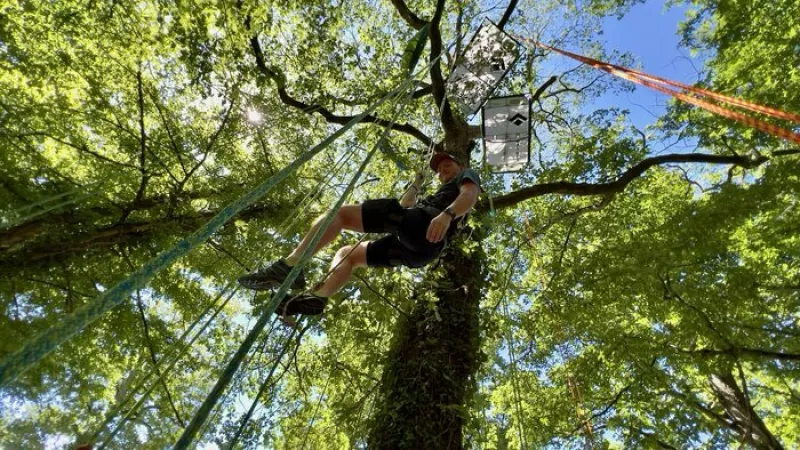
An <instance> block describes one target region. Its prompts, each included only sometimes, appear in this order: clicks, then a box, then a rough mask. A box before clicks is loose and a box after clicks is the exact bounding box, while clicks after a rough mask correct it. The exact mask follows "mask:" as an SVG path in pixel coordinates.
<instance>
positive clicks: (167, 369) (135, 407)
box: [92, 284, 239, 450]
mask: <svg viewBox="0 0 800 450" xmlns="http://www.w3.org/2000/svg"><path fill="white" fill-rule="evenodd" d="M230 286H231V285H230V284H229V285H228V286H227V287H230ZM238 290H239V288H238V286H237V287H234V289H233V290H232V291H231V292H230V293H228V295H227V297H226V298H225V300H224V301H223V302H222V303H221V304H220V305H219V306H218V307H217V308H216V309H215V310H214V313H213V314H212V315H211V316H210V317H209V318H208V320H206V322H205V324H203V326H202V327H201V328H200V329H199V330H198V331H197V333H196V334H195V335H194V337H192V339H191V340H189V341H188V342H187V343H185V344H184V345H183V347H181V349H180V350H179V351H178V353H177V354H176V355H175V357H174V358H173V359H172V361H170V362H169V364H167V366H166V367H165V368H164V370H162V371H161V375H159V376H158V378H156V379H155V380H154V381H153V382H152V383H151V385H150V387H148V388H147V389H146V390H145V391H144V392H143V393H142V395H141V397H140V398H139V400H137V401H136V403H135V404H134V405H133V406H132V407H131V408H130V409H129V410H128V411H127V412H126V413H125V415H124V416H123V417H122V418H121V419H120V420H119V422H118V423H117V424H116V425H115V426H114V428H113V429H112V430H111V431H110V432H109V433H108V436H106V437H105V438H104V439H103V440H102V443H101V445H100V446H99V447H98V450H102V449H103V448H105V446H106V445H108V443H109V442H111V440H113V439H114V437H115V436H116V435H117V433H118V432H119V430H120V429H121V428H122V426H123V425H124V424H125V423H126V422H127V421H128V419H130V417H131V416H133V415H134V414H136V413H137V412H138V411H139V409H140V408H141V407H142V406H143V405H144V403H145V402H146V401H147V399H148V398H149V397H150V394H151V393H152V392H153V391H154V390H155V388H156V387H157V386H158V385H159V383H160V382H161V380H162V379H164V377H165V376H166V374H168V373H170V372H171V371H172V369H173V368H174V367H175V365H176V364H177V363H178V362H179V361H180V360H181V359H183V357H184V356H185V355H186V353H187V352H188V351H189V349H190V348H192V345H194V343H195V341H197V339H198V338H199V337H200V336H201V335H203V333H205V330H206V329H207V328H208V326H209V325H210V324H211V323H212V322H213V321H214V319H216V317H217V315H219V313H220V312H221V311H222V310H223V309H224V308H225V306H227V304H228V302H229V301H230V300H231V299H232V298H233V296H234V295H236V292H237V291H238ZM223 292H224V290H223ZM221 297H222V293H220V295H219V296H218V297H217V299H215V301H214V303H216V301H218V300H219V298H221ZM201 317H202V316H201ZM197 323H199V322H196V323H194V324H192V326H191V327H189V329H187V330H186V331H185V332H184V334H183V336H182V337H185V336H187V335H188V334H189V333H190V332H191V329H192V328H194V326H195V325H196V324H197ZM166 360H167V358H162V360H161V362H162V363H163V362H164V361H166ZM152 372H153V371H151V373H152ZM147 378H149V377H146V378H145V379H143V380H142V381H141V382H140V383H139V385H138V386H137V387H135V388H134V389H132V390H131V392H130V394H129V396H128V398H127V399H126V400H125V402H123V403H122V404H120V405H118V407H117V408H116V409H117V413H118V412H119V411H120V410H121V409H122V408H123V407H124V406H125V404H127V402H128V401H130V399H132V398H133V396H134V395H135V394H136V392H138V390H139V389H140V388H141V387H142V386H143V385H144V383H146V382H147ZM114 415H116V413H115V414H114ZM114 415H110V417H109V418H108V419H106V421H105V422H104V423H103V425H102V426H101V427H100V428H99V429H98V431H97V432H95V434H94V436H93V437H92V442H97V441H100V437H101V436H102V432H103V431H104V430H105V427H106V426H107V425H108V423H110V421H111V420H113V416H114Z"/></svg>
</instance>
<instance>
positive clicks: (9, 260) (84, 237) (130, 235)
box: [0, 204, 281, 274]
mask: <svg viewBox="0 0 800 450" xmlns="http://www.w3.org/2000/svg"><path fill="white" fill-rule="evenodd" d="M279 211H281V208H280V207H279V206H277V205H273V204H260V205H253V206H251V207H249V208H247V209H245V210H244V211H242V212H241V213H239V214H238V215H237V216H236V218H239V219H242V220H250V219H255V218H258V217H264V216H270V215H274V214H276V213H278V212H279ZM217 213H219V211H217V210H214V211H204V212H202V213H197V214H187V215H182V216H172V217H162V218H158V219H153V220H148V221H141V222H132V221H129V222H126V223H123V224H115V225H110V226H107V227H104V228H97V229H93V230H90V231H87V232H85V233H80V234H74V235H70V236H68V237H66V238H64V239H61V236H56V237H54V240H52V241H47V242H40V243H38V245H30V246H24V247H21V248H20V249H19V250H18V251H5V252H0V274H6V273H13V272H18V271H21V270H24V269H26V268H35V267H38V266H41V265H43V264H51V263H55V262H59V261H62V260H65V259H67V258H70V257H72V256H75V255H80V254H84V253H85V252H88V251H91V250H97V249H104V248H109V247H113V246H115V245H119V244H123V243H136V242H142V241H146V240H148V239H150V238H152V236H156V235H158V233H160V232H163V230H172V231H177V232H181V231H180V230H184V229H188V230H193V229H194V228H196V227H198V226H200V225H202V224H203V223H205V222H207V221H208V220H210V219H211V218H212V217H214V216H215V215H217ZM55 239H57V240H55Z"/></svg>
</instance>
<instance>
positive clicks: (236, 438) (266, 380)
mask: <svg viewBox="0 0 800 450" xmlns="http://www.w3.org/2000/svg"><path fill="white" fill-rule="evenodd" d="M312 323H313V322H311V321H309V322H308V324H306V326H305V327H303V330H302V331H300V336H299V337H298V338H297V345H298V346H299V345H300V339H302V337H303V334H305V332H306V330H308V329H309V328H310V327H311V324H312ZM296 332H297V328H293V329H292V332H291V333H290V334H289V337H288V338H287V339H286V342H284V344H283V346H281V353H280V354H279V355H278V357H277V358H276V359H275V362H274V363H273V364H272V367H270V369H269V373H268V374H267V376H266V378H264V381H263V382H262V383H261V387H259V389H258V393H257V394H256V396H255V398H254V399H253V402H252V403H251V404H250V408H249V409H248V410H247V413H245V415H244V416H243V417H242V420H241V422H240V423H239V428H237V429H236V433H234V434H233V438H231V441H230V443H229V444H228V449H229V450H233V448H234V446H235V445H236V443H237V442H238V441H239V438H240V437H241V435H242V432H243V431H244V429H245V427H246V426H247V423H248V422H250V419H251V418H252V417H253V413H254V412H255V410H256V406H258V402H259V399H260V398H261V396H262V395H264V392H265V391H266V390H267V387H268V386H269V382H270V381H271V379H272V376H273V375H274V374H275V371H276V370H277V369H278V365H280V362H281V360H282V359H283V357H284V356H285V355H286V351H287V350H288V349H289V343H290V342H291V341H292V338H293V337H294V335H295V333H296Z"/></svg>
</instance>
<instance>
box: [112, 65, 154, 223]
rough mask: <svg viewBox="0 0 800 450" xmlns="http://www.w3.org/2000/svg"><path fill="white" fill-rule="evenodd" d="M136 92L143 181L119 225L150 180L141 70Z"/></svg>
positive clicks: (138, 73) (134, 205)
mask: <svg viewBox="0 0 800 450" xmlns="http://www.w3.org/2000/svg"><path fill="white" fill-rule="evenodd" d="M136 91H137V93H138V96H137V104H138V106H139V172H140V173H141V174H142V181H141V182H140V183H139V189H138V190H137V191H136V197H134V199H133V202H132V203H131V207H130V208H129V209H126V210H125V211H123V213H122V217H120V219H119V223H124V222H125V220H127V219H128V216H129V215H130V214H131V212H133V208H135V207H136V205H137V204H138V203H139V202H141V201H142V199H144V193H145V189H147V181H148V179H149V178H150V177H149V176H148V175H147V168H146V166H145V164H146V162H147V160H146V158H145V155H146V154H147V133H146V132H145V129H144V91H143V88H142V71H141V70H139V71H138V72H136Z"/></svg>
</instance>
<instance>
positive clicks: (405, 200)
mask: <svg viewBox="0 0 800 450" xmlns="http://www.w3.org/2000/svg"><path fill="white" fill-rule="evenodd" d="M424 182H425V172H422V171H419V172H417V177H416V179H414V183H412V184H411V186H409V187H408V189H406V192H405V193H404V194H403V196H402V197H400V206H402V207H403V208H411V207H412V206H414V205H416V204H417V194H418V193H419V190H420V188H421V187H422V183H424Z"/></svg>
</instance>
